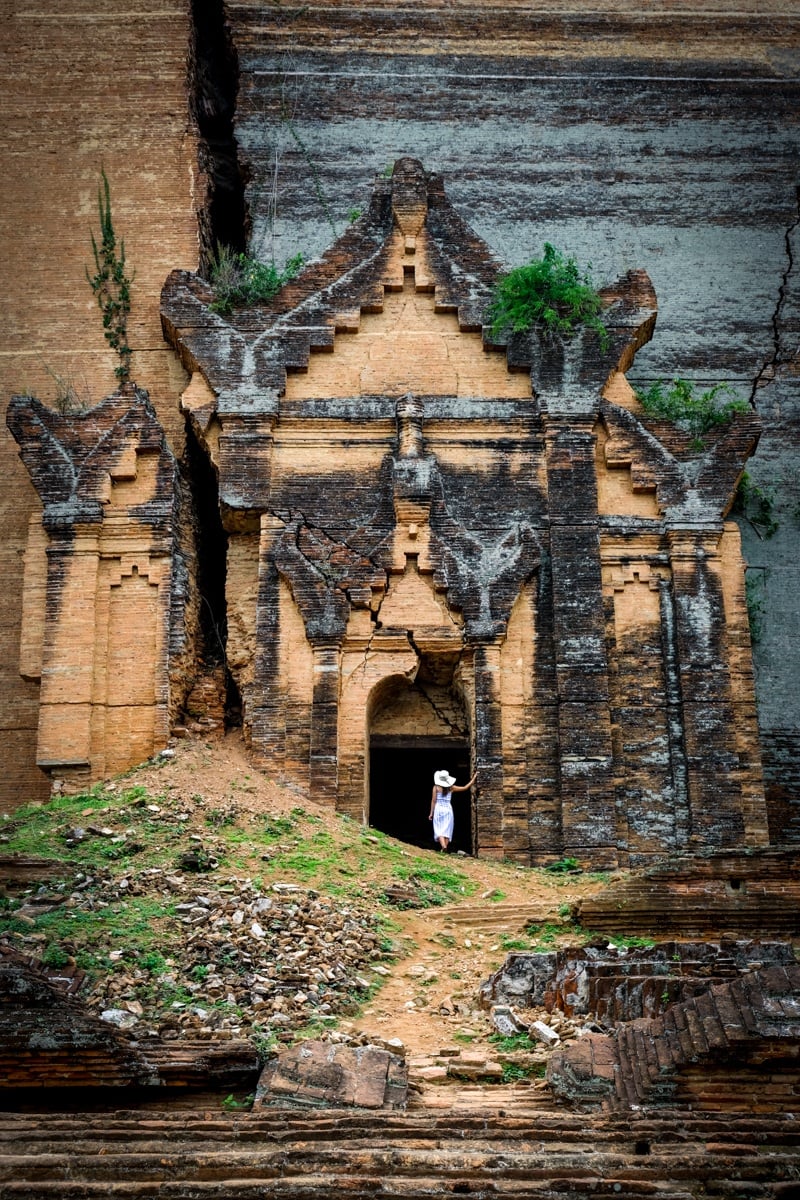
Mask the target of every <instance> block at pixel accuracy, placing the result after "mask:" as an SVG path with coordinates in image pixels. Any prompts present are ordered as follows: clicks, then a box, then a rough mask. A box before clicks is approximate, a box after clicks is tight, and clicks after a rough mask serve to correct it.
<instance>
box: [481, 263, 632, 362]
mask: <svg viewBox="0 0 800 1200" xmlns="http://www.w3.org/2000/svg"><path fill="white" fill-rule="evenodd" d="M602 307H603V302H602V300H601V299H600V296H599V294H598V292H597V291H596V289H595V288H594V287H593V285H592V282H591V279H590V278H589V274H588V272H585V271H584V272H582V271H581V270H580V268H579V267H578V264H577V262H576V261H575V259H574V258H572V257H569V258H568V257H567V256H566V255H564V254H563V253H562V252H561V251H560V250H557V249H556V247H555V246H551V244H550V243H549V242H545V246H544V254H543V256H542V258H537V259H534V260H533V261H532V262H530V263H528V264H527V265H526V266H522V267H515V268H514V270H513V271H509V272H508V274H507V275H501V276H500V278H499V279H498V281H497V284H496V285H495V289H494V292H493V294H492V299H491V302H490V305H489V320H490V321H491V330H492V337H493V338H499V337H501V336H502V335H503V334H510V333H525V332H527V330H529V329H537V330H539V331H540V332H541V333H543V334H545V335H548V336H551V337H569V336H570V335H571V334H573V333H574V332H575V330H576V328H577V327H578V326H579V325H584V326H586V327H587V328H589V329H593V330H594V331H595V333H596V334H597V335H598V337H599V338H600V344H601V346H602V347H603V349H605V348H606V347H607V345H608V342H609V337H608V330H607V329H606V327H605V325H604V324H603V322H602V321H601V319H600V311H601V309H602Z"/></svg>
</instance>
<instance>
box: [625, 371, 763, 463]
mask: <svg viewBox="0 0 800 1200" xmlns="http://www.w3.org/2000/svg"><path fill="white" fill-rule="evenodd" d="M726 397H727V399H726ZM636 398H637V400H638V401H639V403H640V404H641V406H642V408H643V409H644V411H645V412H646V413H647V415H648V416H649V417H658V418H660V419H661V420H665V421H671V422H672V423H673V424H674V425H676V426H677V427H678V428H679V429H682V430H684V432H686V433H688V434H689V435H690V436H691V439H692V443H691V445H692V449H693V450H702V449H703V446H704V444H705V443H704V437H705V435H706V434H707V433H709V432H710V431H711V430H712V429H714V428H716V427H718V426H720V425H727V424H729V423H730V422H731V421H732V420H733V418H734V416H735V415H736V413H746V412H750V405H749V404H748V403H747V402H746V401H745V400H742V399H741V397H739V396H738V395H737V393H736V391H735V390H734V389H733V388H732V387H731V386H730V384H727V383H718V384H716V385H715V386H714V387H711V388H707V389H706V391H704V392H699V393H698V392H696V391H695V387H694V384H693V383H691V382H690V380H688V379H681V378H680V377H678V376H676V377H675V378H674V379H673V380H672V382H671V383H670V384H668V383H667V381H666V380H665V379H656V380H655V381H654V382H653V383H651V384H650V386H649V387H647V388H644V389H643V390H641V391H637V392H636Z"/></svg>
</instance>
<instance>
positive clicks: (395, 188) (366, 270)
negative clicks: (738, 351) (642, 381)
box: [9, 158, 768, 866]
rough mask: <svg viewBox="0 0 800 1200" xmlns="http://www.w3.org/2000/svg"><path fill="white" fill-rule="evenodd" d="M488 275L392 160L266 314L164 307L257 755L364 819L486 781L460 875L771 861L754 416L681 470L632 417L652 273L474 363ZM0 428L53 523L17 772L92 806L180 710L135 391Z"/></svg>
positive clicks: (34, 598)
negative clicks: (435, 789) (765, 854)
mask: <svg viewBox="0 0 800 1200" xmlns="http://www.w3.org/2000/svg"><path fill="white" fill-rule="evenodd" d="M500 270H501V267H500V264H499V262H498V261H497V260H496V258H495V257H494V256H493V254H492V253H491V252H490V250H489V249H488V247H487V246H486V244H485V243H484V242H483V241H482V240H481V239H480V238H479V237H478V236H477V235H476V234H475V233H474V232H473V231H472V230H471V229H470V227H469V226H468V225H467V224H466V223H465V222H464V220H463V219H462V218H461V217H460V216H459V214H458V213H457V212H456V211H455V210H454V209H453V207H452V206H451V204H450V202H449V201H448V199H447V197H446V196H445V193H444V189H443V186H442V183H441V180H440V179H439V178H438V177H437V176H436V175H432V174H427V173H426V172H425V171H424V170H423V168H422V166H421V165H420V164H419V163H418V162H416V161H415V160H413V159H408V158H406V159H401V160H399V161H398V162H397V163H396V164H395V166H394V171H393V174H392V175H391V177H390V178H383V177H382V178H379V179H378V180H377V182H376V185H375V189H374V193H373V197H372V201H371V204H370V207H369V209H368V211H367V212H366V213H365V214H364V215H363V216H361V217H360V218H359V219H358V220H357V221H356V222H355V223H354V224H353V225H351V227H350V228H349V229H348V230H347V232H346V233H345V234H344V235H343V236H342V237H340V238H339V239H338V240H337V241H336V242H335V244H334V245H333V246H332V247H331V248H330V249H329V250H328V251H327V253H326V254H325V255H324V256H323V257H322V258H321V259H320V260H319V261H316V262H313V263H311V264H309V265H308V266H307V267H306V269H305V270H304V271H303V273H302V275H301V276H300V277H299V278H298V279H296V280H295V281H293V282H292V283H290V284H288V285H286V286H285V287H284V288H283V290H282V291H281V292H280V293H279V295H278V297H277V298H276V300H275V301H274V302H273V303H272V304H271V305H269V306H264V307H259V306H253V307H248V308H242V309H237V310H235V311H234V312H233V313H231V314H227V315H223V314H220V313H219V312H217V311H215V310H214V308H213V307H212V303H213V300H214V296H213V292H212V290H211V288H210V287H209V285H208V284H207V283H206V282H205V281H204V280H203V279H202V278H200V277H199V276H197V275H194V274H192V273H189V272H185V271H176V272H173V274H172V275H171V276H170V277H169V279H168V281H167V283H166V285H165V288H164V291H163V296H162V322H163V327H164V331H165V335H166V337H167V339H168V341H169V342H170V343H171V345H172V346H173V347H174V349H175V351H176V352H177V354H178V355H179V356H180V359H181V361H182V363H183V365H184V367H185V368H186V370H187V371H188V373H189V375H190V382H189V384H188V386H187V387H186V389H185V391H184V393H183V397H182V402H181V403H182V407H183V410H184V412H185V414H186V416H187V418H188V420H189V422H190V423H191V428H192V430H193V433H194V436H195V437H196V439H197V441H198V443H199V445H200V447H201V448H202V451H203V452H204V454H205V455H206V456H207V459H208V461H209V462H210V464H211V465H212V466H213V476H212V475H211V473H209V478H213V477H216V480H217V485H218V508H219V513H220V516H221V520H222V526H223V529H224V541H225V544H226V562H225V566H224V573H225V608H226V614H225V615H226V624H227V641H226V647H225V653H226V663H227V669H228V670H229V672H230V675H231V677H232V680H233V682H234V683H235V686H236V688H237V689H238V693H239V695H240V697H241V704H242V719H243V726H244V731H245V735H246V738H247V740H248V742H249V744H250V746H251V749H252V753H253V756H254V759H255V760H256V761H257V762H258V763H259V764H261V765H263V766H268V767H269V769H270V771H271V772H273V773H274V774H275V775H276V776H277V777H279V778H283V779H285V780H287V781H293V782H296V783H299V784H301V785H303V786H307V787H308V788H309V789H310V794H311V796H312V798H313V799H315V800H316V801H317V802H319V803H323V804H328V805H331V806H334V807H335V808H336V809H337V810H338V811H339V812H341V813H344V814H347V815H349V816H351V817H353V818H355V819H357V820H359V821H367V822H372V823H380V819H376V806H377V805H378V803H379V800H378V797H377V794H376V793H377V790H378V789H377V787H376V780H377V779H380V781H381V784H380V790H382V791H383V790H385V788H386V786H387V783H386V781H387V778H388V777H389V776H392V775H397V774H401V775H403V774H406V775H407V777H408V778H409V779H411V778H412V776H413V769H414V764H415V763H416V764H420V763H421V764H423V765H424V768H425V772H426V774H425V778H428V774H429V773H430V772H429V768H430V766H431V764H433V763H434V761H435V762H439V763H441V764H444V765H448V764H452V765H451V767H450V769H457V770H458V771H459V774H460V775H461V774H462V773H466V772H468V771H471V770H475V771H477V784H476V786H475V788H474V789H473V793H472V799H471V813H470V814H469V820H468V825H469V842H470V844H469V849H470V850H472V851H473V852H474V853H477V854H481V855H485V856H490V857H496V858H507V859H511V860H516V861H517V862H519V863H522V864H543V863H547V862H551V861H553V860H557V859H560V858H562V857H563V856H574V857H575V858H577V859H579V860H580V861H581V863H583V864H585V865H589V864H592V865H595V866H613V865H635V864H639V863H646V862H648V861H651V860H653V859H657V858H659V857H663V856H665V855H669V854H674V853H676V852H697V851H703V850H707V849H718V848H736V847H745V846H760V845H764V844H766V842H767V841H768V836H767V817H766V810H765V801H764V789H763V783H762V778H761V766H760V756H759V748H758V734H757V725H756V715H755V702H754V695H753V678H752V661H751V654H750V639H749V630H748V618H747V609H746V604H745V595H744V570H743V563H742V558H741V552H740V545H739V534H738V529H737V527H736V525H735V524H734V523H732V522H729V521H726V519H725V518H726V515H727V513H728V511H729V509H730V507H731V504H732V502H733V497H734V493H735V490H736V487H737V483H738V481H739V478H740V476H741V473H742V470H743V467H744V464H745V461H746V459H747V457H748V456H749V455H750V454H751V453H752V452H753V450H754V448H755V446H756V444H757V441H758V435H759V422H758V418H757V417H756V416H755V415H754V414H751V413H736V414H735V415H734V417H733V418H732V420H731V421H730V422H729V423H728V424H727V425H725V426H723V427H721V428H720V429H718V430H715V432H714V433H713V434H712V435H710V436H709V439H708V440H707V442H706V444H705V445H704V446H703V448H702V450H698V449H697V448H696V447H693V446H692V444H691V441H690V439H689V437H688V435H686V434H684V433H682V432H681V431H680V430H679V429H677V428H676V427H674V426H672V425H670V424H668V423H667V422H664V421H656V420H653V419H650V418H647V417H646V416H645V414H644V412H643V410H642V408H641V406H640V404H639V402H638V400H637V398H636V396H635V394H634V392H633V389H632V388H631V387H630V386H629V384H628V382H627V380H626V378H625V372H626V371H627V370H628V369H629V368H630V366H631V364H632V362H633V358H634V355H635V353H636V351H637V350H638V349H639V347H640V346H642V345H643V344H644V343H645V342H646V341H648V340H649V339H650V337H651V336H652V333H653V329H654V325H655V318H656V299H655V294H654V290H653V287H652V285H651V283H650V280H649V278H648V277H647V275H646V274H645V273H644V272H643V271H631V272H629V273H628V274H627V275H625V276H624V277H622V278H621V279H620V280H619V281H618V282H617V283H616V284H614V285H613V286H611V287H607V288H605V289H603V291H602V292H601V296H602V299H603V303H604V321H605V323H606V325H607V328H608V331H609V334H610V338H609V343H608V345H607V346H603V345H601V342H600V340H599V338H598V336H597V334H596V333H595V332H594V331H591V330H583V331H582V332H579V333H577V334H575V335H574V336H573V337H572V338H570V339H569V340H567V341H563V342H562V341H554V340H547V339H545V338H543V337H542V336H540V335H539V334H537V333H527V334H514V335H512V336H511V337H509V338H506V337H505V336H504V337H503V338H500V339H493V337H492V334H491V329H490V326H489V325H488V324H487V309H488V304H489V300H490V296H491V292H492V288H493V286H494V284H495V281H496V279H497V277H498V274H499V272H500ZM9 423H10V426H11V429H12V431H13V433H14V436H15V437H16V438H17V440H18V442H19V443H20V446H21V454H22V457H23V460H24V462H25V464H26V466H27V467H28V470H29V472H30V475H31V478H32V480H33V482H34V484H35V485H36V488H37V490H38V492H39V495H40V497H41V500H42V504H43V517H42V518H41V519H39V518H34V519H33V520H32V524H31V530H30V538H29V548H28V555H27V558H26V592H25V597H26V599H25V604H24V621H25V624H24V628H23V658H22V664H21V670H22V672H23V674H25V675H26V676H27V677H29V678H35V679H40V680H41V706H40V725H39V743H38V758H37V761H38V763H39V765H40V766H41V767H43V768H44V769H45V770H47V771H49V772H50V773H51V774H53V775H58V776H59V777H60V778H66V779H68V780H69V779H74V780H76V781H77V780H80V779H86V778H98V777H100V776H102V775H103V774H106V773H108V772H110V771H113V770H119V769H121V768H122V767H124V766H127V765H131V764H132V763H133V762H135V761H138V760H140V759H142V758H144V757H147V756H148V755H149V754H151V753H153V752H154V751H155V750H158V749H159V748H161V747H163V746H164V745H165V744H166V740H167V737H168V733H169V728H168V726H169V721H170V719H172V720H174V719H175V717H176V714H177V711H178V709H179V707H180V704H181V702H182V700H183V698H184V695H185V654H186V642H185V637H184V624H185V620H186V614H187V612H188V611H189V609H187V607H186V605H187V593H190V592H191V590H192V588H191V580H190V581H189V583H188V584H187V568H186V550H185V545H184V544H183V542H182V535H181V529H182V522H181V519H180V515H179V508H178V495H179V489H178V485H177V481H176V473H175V464H174V461H173V460H172V458H171V456H170V454H169V452H168V450H167V449H166V446H165V442H164V439H163V435H162V434H161V432H160V427H159V425H158V421H157V420H156V417H155V415H154V413H153V410H152V409H151V408H150V406H149V404H148V402H147V400H146V398H145V397H144V396H143V395H142V394H141V393H139V392H138V391H136V389H134V388H132V387H129V388H128V389H122V390H121V391H120V392H118V393H116V394H115V395H114V396H113V397H110V398H109V399H108V400H106V401H105V402H104V403H103V404H102V405H100V406H98V407H97V408H96V409H93V410H91V412H90V413H87V414H83V415H79V416H73V417H69V416H62V415H59V414H55V413H53V412H51V411H49V410H46V409H44V408H43V406H41V405H39V404H38V402H36V401H33V400H31V399H30V398H23V397H17V398H15V400H14V402H13V403H12V406H11V409H10V414H9ZM182 686H183V689H184V690H183V693H182V692H181V687H182ZM465 779H466V774H463V778H462V779H461V780H460V781H461V782H463V781H464V780H465ZM428 786H429V785H428ZM392 795H393V796H395V798H396V799H395V801H394V802H395V803H396V804H398V805H399V804H402V803H403V802H404V801H403V797H402V791H395V792H393V793H392ZM425 802H426V797H425V795H424V794H423V796H422V801H421V803H422V804H424V803H425ZM405 803H408V804H411V803H412V799H411V798H408V799H407V800H406V801H405ZM413 803H415V804H418V803H420V801H419V800H418V797H416V798H414V800H413Z"/></svg>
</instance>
